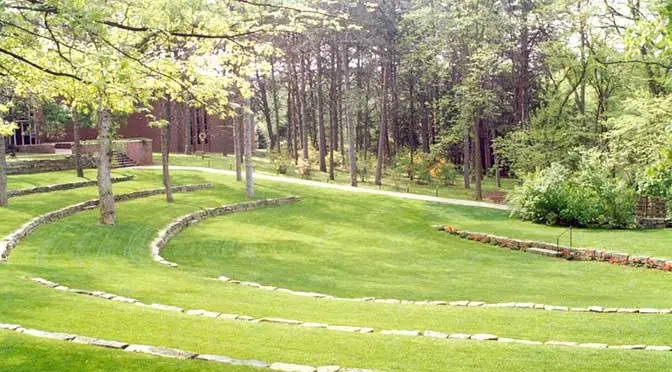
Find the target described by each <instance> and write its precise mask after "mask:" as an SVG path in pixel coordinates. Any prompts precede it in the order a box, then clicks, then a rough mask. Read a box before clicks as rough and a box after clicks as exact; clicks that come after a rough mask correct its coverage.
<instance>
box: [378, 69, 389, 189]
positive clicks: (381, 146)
mask: <svg viewBox="0 0 672 372" xmlns="http://www.w3.org/2000/svg"><path fill="white" fill-rule="evenodd" d="M382 75H383V77H382V85H383V89H382V91H381V94H380V135H379V137H378V161H377V164H376V179H375V183H376V185H378V186H380V185H382V184H383V183H382V181H383V163H384V161H385V154H386V149H385V144H386V142H387V66H384V65H383V71H382Z"/></svg>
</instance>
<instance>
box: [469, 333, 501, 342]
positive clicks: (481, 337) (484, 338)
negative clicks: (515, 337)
mask: <svg viewBox="0 0 672 372" xmlns="http://www.w3.org/2000/svg"><path fill="white" fill-rule="evenodd" d="M471 339H472V340H478V341H496V340H497V336H495V335H491V334H488V333H478V334H475V335H472V336H471Z"/></svg>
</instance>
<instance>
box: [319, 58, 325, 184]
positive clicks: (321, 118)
mask: <svg viewBox="0 0 672 372" xmlns="http://www.w3.org/2000/svg"><path fill="white" fill-rule="evenodd" d="M323 79H324V75H323V72H322V58H321V56H320V54H319V53H318V55H317V116H318V117H317V125H318V129H319V132H320V133H319V137H320V138H319V141H318V147H319V150H320V172H326V171H327V164H326V161H325V157H326V153H327V149H326V147H327V146H326V145H327V143H326V142H327V141H326V134H325V133H324V129H325V128H324V91H323V89H322V81H323Z"/></svg>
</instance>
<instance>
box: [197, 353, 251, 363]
mask: <svg viewBox="0 0 672 372" xmlns="http://www.w3.org/2000/svg"><path fill="white" fill-rule="evenodd" d="M194 359H198V360H207V361H208V362H217V363H224V364H240V362H241V361H240V360H237V359H233V358H229V357H228V356H224V355H210V354H199V355H196V356H195V357H194Z"/></svg>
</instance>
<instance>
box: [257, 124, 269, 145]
mask: <svg viewBox="0 0 672 372" xmlns="http://www.w3.org/2000/svg"><path fill="white" fill-rule="evenodd" d="M255 134H256V140H257V148H258V149H267V148H268V139H267V138H266V133H264V131H263V130H262V129H261V128H259V127H257V129H256V130H255Z"/></svg>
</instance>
